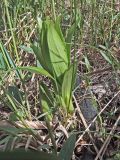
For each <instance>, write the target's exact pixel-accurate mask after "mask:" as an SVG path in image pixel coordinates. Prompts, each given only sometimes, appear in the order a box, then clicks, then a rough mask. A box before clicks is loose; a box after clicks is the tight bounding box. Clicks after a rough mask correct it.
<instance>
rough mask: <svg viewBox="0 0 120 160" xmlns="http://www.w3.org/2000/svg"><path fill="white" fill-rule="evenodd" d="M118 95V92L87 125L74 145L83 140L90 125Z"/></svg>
mask: <svg viewBox="0 0 120 160" xmlns="http://www.w3.org/2000/svg"><path fill="white" fill-rule="evenodd" d="M119 93H120V90H119V91H118V92H117V93H116V94H115V95H114V96H113V98H112V99H111V100H110V101H109V102H108V103H107V104H106V105H105V106H104V107H103V109H102V110H101V111H100V112H99V113H98V114H97V115H96V117H95V118H94V119H93V120H92V122H91V123H90V124H89V125H88V127H87V128H86V130H85V131H84V132H83V134H82V135H81V136H80V137H79V139H78V140H77V142H76V144H77V143H78V142H79V141H80V140H81V139H82V138H83V136H84V135H85V133H86V132H87V131H89V128H90V127H91V126H92V124H93V123H94V122H95V121H96V119H97V118H98V117H99V116H100V115H101V113H102V112H103V111H104V110H105V109H106V108H107V107H108V106H109V104H110V103H111V102H112V101H113V100H114V98H115V97H116V96H117V95H118V94H119Z"/></svg>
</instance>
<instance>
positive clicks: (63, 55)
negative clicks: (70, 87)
mask: <svg viewBox="0 0 120 160" xmlns="http://www.w3.org/2000/svg"><path fill="white" fill-rule="evenodd" d="M47 40H48V48H49V53H50V59H51V63H52V65H53V68H54V71H55V74H56V76H57V78H58V77H60V76H61V75H62V74H63V73H64V72H65V71H66V70H67V68H68V57H67V51H66V48H65V45H64V42H63V41H62V40H61V38H60V36H59V34H58V33H57V31H56V30H55V27H54V24H53V23H52V22H51V23H50V24H49V25H48V34H47Z"/></svg>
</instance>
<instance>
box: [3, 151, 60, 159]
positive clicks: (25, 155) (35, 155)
mask: <svg viewBox="0 0 120 160" xmlns="http://www.w3.org/2000/svg"><path fill="white" fill-rule="evenodd" d="M16 157H17V158H16ZM0 158H1V160H16V159H17V160H33V159H34V160H59V159H58V157H57V156H56V155H54V154H48V153H46V152H41V151H39V152H35V151H34V152H33V151H27V152H26V151H24V150H21V149H19V150H16V151H12V152H8V151H5V152H0Z"/></svg>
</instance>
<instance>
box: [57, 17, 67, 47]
mask: <svg viewBox="0 0 120 160" xmlns="http://www.w3.org/2000/svg"><path fill="white" fill-rule="evenodd" d="M60 22H61V17H57V19H56V21H55V29H56V31H57V33H58V34H59V36H60V38H61V40H62V42H63V43H64V45H65V39H64V36H63V33H62V31H61V27H60Z"/></svg>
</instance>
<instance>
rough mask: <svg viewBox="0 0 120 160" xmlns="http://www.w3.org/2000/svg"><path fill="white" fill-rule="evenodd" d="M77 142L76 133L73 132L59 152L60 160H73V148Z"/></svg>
mask: <svg viewBox="0 0 120 160" xmlns="http://www.w3.org/2000/svg"><path fill="white" fill-rule="evenodd" d="M75 142H76V135H75V134H72V135H71V136H70V137H69V138H68V139H67V140H66V142H65V144H64V145H63V147H62V149H61V151H60V153H59V158H60V160H71V158H72V155H73V150H74V147H75Z"/></svg>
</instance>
